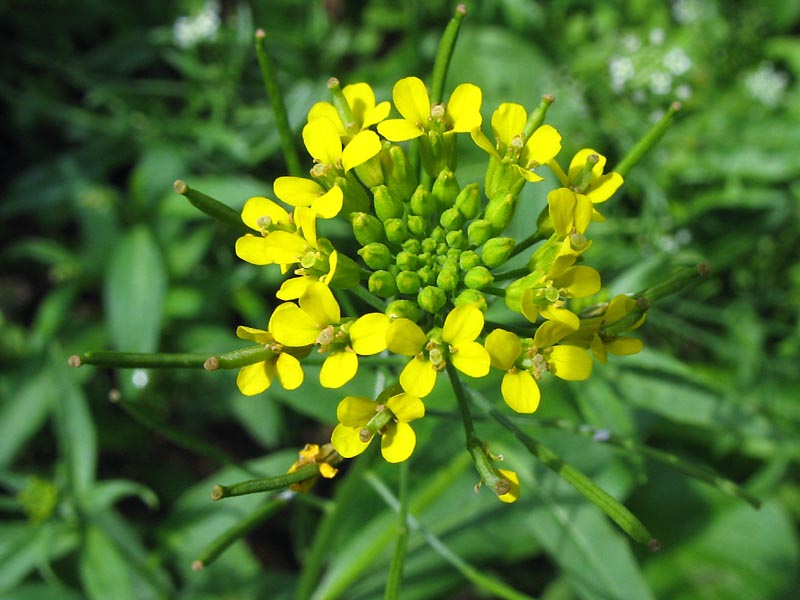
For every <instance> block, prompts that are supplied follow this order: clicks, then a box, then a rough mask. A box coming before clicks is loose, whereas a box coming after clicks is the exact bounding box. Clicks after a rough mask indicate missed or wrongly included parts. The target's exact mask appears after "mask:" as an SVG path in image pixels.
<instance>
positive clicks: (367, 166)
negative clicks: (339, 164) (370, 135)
mask: <svg viewBox="0 0 800 600" xmlns="http://www.w3.org/2000/svg"><path fill="white" fill-rule="evenodd" d="M353 170H354V171H355V172H356V175H358V178H359V179H360V180H361V183H363V184H364V185H365V186H367V187H368V188H374V187H377V186H379V185H383V184H384V179H383V171H382V170H381V159H380V158H379V157H378V156H377V155H376V156H373V157H372V158H370V159H369V160H368V161H366V162H363V163H361V164H360V165H358V166H357V167H354V168H353Z"/></svg>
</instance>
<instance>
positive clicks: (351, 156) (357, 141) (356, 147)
mask: <svg viewBox="0 0 800 600" xmlns="http://www.w3.org/2000/svg"><path fill="white" fill-rule="evenodd" d="M380 151H381V140H380V138H378V134H377V133H375V132H374V131H370V130H364V131H361V132H360V133H358V134H357V135H356V136H355V137H354V138H353V139H352V140H350V142H349V143H348V144H347V146H345V148H344V152H343V153H342V166H343V167H344V170H345V171H349V170H350V169H352V168H353V167H357V166H358V165H361V164H364V163H365V162H367V161H368V160H369V159H370V158H372V157H373V156H376V155H377V154H378V152H380Z"/></svg>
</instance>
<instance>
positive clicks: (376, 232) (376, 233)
mask: <svg viewBox="0 0 800 600" xmlns="http://www.w3.org/2000/svg"><path fill="white" fill-rule="evenodd" d="M350 223H351V224H352V225H353V235H354V236H355V238H356V240H358V243H359V244H361V245H362V246H366V245H367V244H371V243H372V242H382V241H384V240H385V239H386V238H385V237H384V235H383V225H382V224H381V222H380V221H379V220H378V219H376V218H375V217H373V216H372V215H370V214H368V213H365V212H356V213H351V214H350Z"/></svg>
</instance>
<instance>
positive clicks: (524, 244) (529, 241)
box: [508, 230, 547, 258]
mask: <svg viewBox="0 0 800 600" xmlns="http://www.w3.org/2000/svg"><path fill="white" fill-rule="evenodd" d="M546 239H547V236H545V235H543V234H542V233H540V232H539V231H538V230H537V231H535V232H534V233H532V234H531V235H529V236H528V237H526V238H525V239H524V240H522V241H521V242H520V243H519V244H517V245H516V246H514V249H513V250H512V251H511V254H510V255H509V257H508V258H513V257H515V256H516V255H517V254H519V253H520V252H523V251H524V250H527V249H528V248H530V247H531V246H533V245H534V244H536V243H538V242H542V241H544V240H546Z"/></svg>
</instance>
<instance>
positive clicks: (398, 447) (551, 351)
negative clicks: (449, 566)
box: [236, 77, 643, 501]
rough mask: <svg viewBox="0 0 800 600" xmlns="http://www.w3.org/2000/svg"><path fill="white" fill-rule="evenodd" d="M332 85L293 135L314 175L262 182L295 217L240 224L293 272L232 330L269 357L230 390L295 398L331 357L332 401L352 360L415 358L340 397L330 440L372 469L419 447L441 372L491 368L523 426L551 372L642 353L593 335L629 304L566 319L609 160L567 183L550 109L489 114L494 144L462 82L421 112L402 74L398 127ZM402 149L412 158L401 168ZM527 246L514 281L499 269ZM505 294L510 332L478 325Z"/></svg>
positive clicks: (256, 201) (515, 491)
mask: <svg viewBox="0 0 800 600" xmlns="http://www.w3.org/2000/svg"><path fill="white" fill-rule="evenodd" d="M329 88H330V90H331V92H332V97H333V101H332V102H319V103H317V104H315V105H314V106H313V107H312V109H311V110H310V112H309V113H308V122H307V124H306V125H305V127H304V128H303V141H304V143H305V146H306V149H307V151H308V153H309V155H310V156H311V157H312V158H313V160H314V165H313V168H312V169H311V171H310V174H311V178H310V179H308V178H301V177H280V178H278V179H277V180H276V181H275V182H274V193H275V195H276V196H277V198H278V199H279V200H280V201H282V202H283V204H284V205H288V206H289V207H292V212H291V213H290V212H288V211H287V209H286V208H284V207H283V206H282V205H280V204H278V203H277V202H275V201H273V200H271V199H268V198H264V197H257V198H251V199H250V200H248V201H247V203H246V204H245V206H244V209H243V211H242V221H243V222H244V223H245V225H247V226H248V227H249V228H251V229H252V230H253V233H252V234H247V235H245V236H243V237H241V238H239V240H237V243H236V253H237V255H238V256H239V257H240V258H242V259H243V260H245V261H247V262H249V263H252V264H255V265H269V264H277V265H280V268H281V271H282V272H283V273H287V272H291V277H289V278H288V279H286V280H285V281H284V283H283V284H282V286H281V288H280V290H279V291H278V292H277V297H278V299H279V300H281V301H283V302H282V303H280V304H279V305H278V306H277V307H276V308H275V310H274V311H273V313H272V315H271V317H270V319H269V325H268V328H267V330H266V331H262V330H258V329H252V328H249V327H240V328H239V329H238V331H237V334H238V335H239V337H241V338H244V339H248V340H251V341H253V342H255V343H256V344H259V345H262V346H264V347H266V348H268V350H269V356H270V358H268V359H267V360H265V361H263V362H259V363H256V364H251V365H248V366H245V367H243V368H242V369H241V372H240V373H239V377H238V379H237V384H238V386H239V389H240V390H241V391H242V392H243V393H244V394H247V395H252V394H258V393H260V392H263V391H264V390H265V389H267V388H268V387H269V385H270V384H271V382H272V381H273V380H274V379H276V378H277V379H278V381H279V382H280V384H281V385H282V386H283V387H284V388H286V389H288V390H291V389H295V388H297V387H298V386H300V385H301V384H302V382H303V370H302V367H301V362H302V360H303V359H304V358H305V357H307V356H309V354H310V353H311V352H312V350H316V351H317V352H319V353H323V354H324V355H325V360H324V362H323V364H322V368H321V370H320V374H319V379H320V383H321V384H322V385H323V386H325V387H328V388H339V387H341V386H343V385H344V384H346V383H347V382H348V381H350V380H351V379H353V377H355V376H356V373H357V371H358V366H359V356H360V357H369V356H373V355H376V354H379V353H383V352H388V353H392V354H396V355H402V356H406V357H409V359H408V361H407V363H406V364H405V366H404V367H403V368H402V369H401V370H400V371H399V372H398V373H397V374H396V375H397V378H398V379H397V383H396V384H392V385H390V386H389V387H388V388H387V389H386V390H384V392H383V393H382V394H381V395H379V397H378V398H377V400H373V399H370V398H363V397H357V396H347V397H345V398H344V399H343V400H342V401H341V403H340V404H339V406H338V410H337V417H338V420H339V425H337V426H336V428H335V429H334V431H333V435H332V439H331V443H332V445H333V448H335V450H336V451H337V452H338V454H339V455H341V456H342V457H345V458H349V457H353V456H356V455H358V454H360V453H361V452H363V451H364V449H365V448H367V446H368V445H369V444H370V442H371V441H372V439H373V438H374V437H375V436H376V435H378V436H380V439H381V451H382V453H383V456H384V458H385V459H386V460H387V461H389V462H400V461H404V460H406V459H407V458H408V457H409V456H410V455H411V453H412V452H413V450H414V447H415V444H416V436H415V434H414V430H413V429H412V427H411V425H410V423H411V422H412V421H414V420H417V419H420V418H422V417H423V416H424V415H425V406H424V403H423V398H425V397H426V396H427V395H428V394H430V393H431V391H432V390H433V388H434V385H435V384H436V380H437V377H438V374H439V373H440V372H441V371H443V370H445V369H448V365H450V366H451V367H452V368H454V369H456V370H457V371H459V372H461V373H464V374H465V375H468V376H469V377H484V376H486V375H488V374H489V372H490V369H491V368H494V369H497V370H499V371H502V372H503V377H502V384H501V387H500V393H501V395H502V397H503V399H504V400H505V402H506V403H507V404H508V406H509V407H511V409H513V410H514V411H516V412H520V413H532V412H534V411H535V410H536V409H537V407H538V406H539V402H540V392H539V386H538V384H537V382H538V381H539V380H540V379H541V378H542V377H543V376H545V374H546V373H548V372H550V373H551V374H553V375H555V376H556V377H560V378H561V379H565V380H569V381H580V380H584V379H586V378H587V377H588V376H589V375H590V373H591V370H592V356H594V357H595V358H596V359H597V360H599V361H600V362H605V361H606V357H607V353H608V352H611V353H615V354H632V353H635V352H638V351H639V350H640V349H641V342H640V341H639V340H637V339H635V338H630V337H624V336H620V335H619V334H618V332H617V333H615V334H614V335H613V336H612V335H609V334H605V333H604V332H605V331H606V328H607V327H608V326H609V325H610V324H612V323H615V322H618V321H621V320H622V319H624V318H625V317H626V315H628V314H629V313H631V311H632V310H633V309H634V305H635V303H634V301H633V299H631V298H630V297H627V296H618V297H616V298H614V299H612V300H611V302H609V303H605V304H600V305H596V306H594V307H592V308H591V309H587V310H586V311H584V312H583V313H576V312H574V311H573V310H572V304H571V302H572V299H576V298H579V299H585V298H588V297H591V296H593V295H595V294H597V293H598V292H599V291H600V289H601V281H600V275H599V273H598V272H597V271H596V270H594V269H592V268H591V267H588V266H585V265H582V264H577V263H579V261H582V260H583V255H584V253H585V252H586V251H587V250H588V249H589V248H590V246H591V241H590V240H589V239H588V238H587V229H588V227H589V225H590V224H591V222H592V221H602V220H603V217H602V216H601V215H600V213H599V212H598V211H597V210H596V208H595V205H596V204H599V203H601V202H604V201H606V200H608V199H609V198H610V197H611V196H612V195H613V194H614V192H615V191H616V190H617V189H618V188H619V187H620V185H621V184H622V177H621V176H620V175H619V174H617V173H614V172H610V173H604V169H605V158H604V157H603V156H602V155H601V154H599V153H598V152H596V151H595V150H593V149H589V148H586V149H583V150H580V151H579V152H578V153H576V154H575V156H574V157H573V158H572V160H571V161H570V163H569V167H568V168H567V170H566V171H564V170H563V169H562V168H561V167H560V166H559V163H558V162H557V160H556V156H557V155H558V154H559V152H560V150H561V135H560V134H559V133H558V131H556V129H555V128H554V127H552V126H550V125H546V124H542V121H543V120H544V117H545V113H546V110H547V106H549V102H543V103H542V105H541V106H540V107H539V109H537V110H535V111H533V113H531V114H528V112H527V111H526V110H525V108H524V107H523V106H521V105H519V104H513V103H504V104H501V105H500V106H499V107H498V108H497V109H496V110H495V111H494V113H493V115H492V118H491V132H492V136H491V138H490V137H489V136H487V135H486V134H485V133H484V132H483V130H482V128H481V124H482V117H481V112H480V109H481V103H482V93H481V90H480V88H479V87H477V86H475V85H472V84H468V83H465V84H461V85H459V86H458V87H456V88H455V90H454V91H453V93H452V95H451V96H450V98H449V100H448V101H447V102H443V103H437V104H433V103H432V102H431V99H430V97H429V95H428V91H427V90H426V87H425V85H424V84H423V82H422V81H421V80H419V79H418V78H416V77H407V78H405V79H401V80H400V81H398V82H397V83H396V84H395V86H394V89H393V105H394V107H395V109H396V110H397V112H398V113H399V115H400V118H388V117H389V115H390V111H391V106H390V104H389V102H381V103H376V99H375V94H374V92H373V90H372V88H371V87H370V86H369V85H367V84H366V83H357V84H354V85H348V86H345V87H344V88H340V87H339V83H338V81H336V80H331V81H330V82H329ZM550 101H552V100H550ZM457 134H468V138H467V139H469V138H471V139H472V141H474V143H475V144H476V145H477V146H478V147H480V148H481V149H483V150H484V151H485V152H486V153H487V154H488V164H487V169H486V176H485V180H484V182H483V189H481V185H480V183H478V182H474V183H469V184H467V185H464V186H463V187H462V185H461V184H460V183H459V182H458V180H457V179H456V175H455V171H456V165H457V156H458V149H457V138H458V135H457ZM409 140H414V141H415V142H414V146H413V147H414V149H415V150H416V151H418V154H419V161H418V162H417V161H414V160H410V159H409V157H408V155H407V151H408V148H407V147H406V145H405V143H406V142H408V141H409ZM414 164H420V165H421V167H422V168H421V169H419V170H418V169H416V168H415V167H414V166H413V165H414ZM543 167H547V168H549V169H550V170H551V171H552V172H553V173H554V174H555V177H556V178H557V179H558V181H559V183H560V185H561V187H558V188H557V189H554V190H552V191H550V192H549V194H547V204H546V206H544V208H543V211H542V215H541V216H540V218H539V219H538V222H537V223H536V224H535V225H532V227H531V231H530V237H529V238H527V239H526V240H515V239H513V238H511V237H508V236H504V235H503V234H504V231H505V229H506V227H507V225H508V224H509V223H510V222H511V220H512V219H513V218H514V214H515V211H516V206H517V202H518V198H519V193H520V191H521V189H522V187H523V186H524V185H525V184H526V183H533V184H536V183H538V182H541V181H543V177H542V175H541V174H540V172H541V168H543ZM333 218H340V219H344V220H346V221H347V222H349V224H350V225H351V227H352V231H353V240H352V241H350V240H343V241H339V242H337V244H336V247H334V243H333V242H332V241H331V240H329V239H327V238H325V237H322V236H320V235H318V231H317V224H318V221H320V220H327V219H333ZM536 244H538V246H536ZM354 246H355V248H354ZM532 247H533V248H534V249H533V251H532V252H531V253H530V256H529V258H528V259H527V262H526V263H524V264H525V267H524V268H516V269H508V267H506V270H505V271H503V270H502V269H503V266H504V265H505V264H506V263H507V262H508V261H509V260H510V259H512V258H513V257H515V256H517V255H519V254H521V253H522V252H524V251H526V250H528V248H532ZM354 250H356V251H354ZM517 264H521V263H520V262H519V261H518V262H517ZM333 290H341V291H345V292H346V291H348V290H349V291H353V292H357V293H356V297H357V298H360V299H361V300H366V301H367V302H368V303H370V304H371V305H372V306H373V307H374V308H375V309H376V311H375V312H366V313H365V314H361V315H350V316H346V317H345V316H343V315H342V310H341V309H340V306H339V304H338V302H337V301H336V297H335V296H334V292H333ZM500 298H503V299H504V302H505V306H506V307H507V308H508V309H510V313H509V317H508V318H507V319H505V320H504V322H505V323H509V325H506V326H505V327H504V326H500V325H497V324H494V323H487V322H486V321H485V320H484V312H485V311H486V310H487V308H488V307H489V306H490V305H491V304H492V303H493V302H494V301H496V300H498V299H500ZM500 301H502V300H500ZM584 305H585V303H584ZM642 320H643V319H640V320H639V321H638V322H637V323H635V324H633V325H632V326H630V327H628V329H635V328H636V327H638V326H639V325H640V324H641V321H642ZM617 329H619V328H617ZM617 329H615V330H614V331H615V332H616V331H617ZM453 373H454V371H451V375H452V374H453ZM499 472H501V474H502V476H503V477H505V478H506V479H507V482H508V483H509V484H510V488H509V491H507V492H505V493H503V494H500V499H501V500H504V501H513V500H514V499H516V497H518V495H519V481H518V479H517V477H516V474H514V473H513V472H510V471H502V470H500V471H499Z"/></svg>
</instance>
